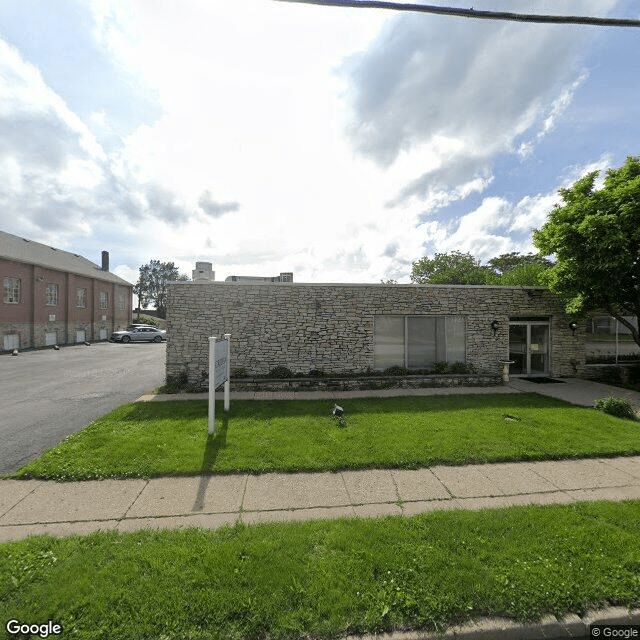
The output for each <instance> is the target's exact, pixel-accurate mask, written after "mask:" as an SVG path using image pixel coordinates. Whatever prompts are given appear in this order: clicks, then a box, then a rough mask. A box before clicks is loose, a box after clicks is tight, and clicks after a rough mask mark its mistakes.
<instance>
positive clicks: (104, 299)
mask: <svg viewBox="0 0 640 640" xmlns="http://www.w3.org/2000/svg"><path fill="white" fill-rule="evenodd" d="M100 308H101V309H108V308H109V294H108V293H106V292H105V291H101V292H100Z"/></svg>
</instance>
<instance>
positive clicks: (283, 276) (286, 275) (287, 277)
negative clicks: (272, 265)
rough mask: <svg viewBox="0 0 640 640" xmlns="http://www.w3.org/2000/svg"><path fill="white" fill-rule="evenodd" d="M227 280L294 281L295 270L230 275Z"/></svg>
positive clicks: (256, 281) (255, 281)
mask: <svg viewBox="0 0 640 640" xmlns="http://www.w3.org/2000/svg"><path fill="white" fill-rule="evenodd" d="M224 281H225V282H247V283H251V282H254V283H260V282H293V271H283V272H281V273H280V275H279V276H228V277H227V278H225V279H224Z"/></svg>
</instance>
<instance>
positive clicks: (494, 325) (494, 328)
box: [491, 320, 500, 337]
mask: <svg viewBox="0 0 640 640" xmlns="http://www.w3.org/2000/svg"><path fill="white" fill-rule="evenodd" d="M499 326H500V323H499V322H498V321H497V320H494V321H493V322H492V323H491V328H492V329H493V336H494V337H495V335H496V333H497V332H498V327H499Z"/></svg>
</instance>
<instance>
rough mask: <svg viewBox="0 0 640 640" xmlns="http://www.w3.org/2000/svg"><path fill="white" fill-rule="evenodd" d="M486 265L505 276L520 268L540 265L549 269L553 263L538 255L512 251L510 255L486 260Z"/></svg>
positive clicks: (501, 255)
mask: <svg viewBox="0 0 640 640" xmlns="http://www.w3.org/2000/svg"><path fill="white" fill-rule="evenodd" d="M487 264H488V265H489V266H490V267H491V268H492V269H493V270H494V271H495V272H496V273H497V274H498V275H505V274H506V273H508V272H509V271H513V270H514V269H519V268H521V267H528V266H529V265H542V266H543V267H550V266H551V265H552V264H553V262H551V260H548V259H547V258H545V257H544V256H541V255H540V254H539V253H526V254H522V253H518V252H517V251H512V252H511V253H502V254H500V255H499V256H498V257H497V258H491V260H487Z"/></svg>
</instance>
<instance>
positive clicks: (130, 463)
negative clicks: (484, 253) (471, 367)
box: [14, 394, 640, 480]
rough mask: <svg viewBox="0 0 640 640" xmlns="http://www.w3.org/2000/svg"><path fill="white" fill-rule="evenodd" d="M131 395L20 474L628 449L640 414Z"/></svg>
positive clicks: (545, 404) (488, 402) (499, 405)
mask: <svg viewBox="0 0 640 640" xmlns="http://www.w3.org/2000/svg"><path fill="white" fill-rule="evenodd" d="M342 405H343V406H344V408H345V411H346V413H345V426H341V425H340V424H339V423H338V422H337V421H336V420H335V418H333V416H331V414H330V409H331V406H332V403H331V402H330V401H318V400H314V401H302V400H295V401H284V400H274V401H263V400H261V401H234V402H232V403H231V411H230V413H229V414H228V415H225V414H224V412H223V411H222V407H221V403H220V402H219V403H218V411H217V416H218V419H219V420H218V434H217V435H216V437H215V438H208V437H207V403H206V401H194V400H191V401H174V402H152V403H138V404H129V405H125V406H122V407H120V408H118V409H116V410H115V411H113V412H111V413H110V414H108V415H106V416H104V417H103V418H101V419H99V420H97V421H96V422H94V423H93V424H92V425H90V426H89V427H87V428H86V429H84V430H83V431H82V432H80V433H78V434H75V435H73V436H71V437H69V438H67V439H66V440H64V441H63V442H62V443H61V444H60V445H59V446H57V447H55V448H53V449H51V450H49V451H47V452H46V453H45V454H44V455H43V456H42V457H41V458H39V459H38V460H36V461H34V462H32V463H30V464H28V465H26V466H25V467H22V468H21V469H20V470H19V471H18V472H17V474H14V477H38V478H56V479H64V480H72V479H88V478H103V477H153V476H161V475H168V474H199V473H202V472H205V473H209V472H212V473H232V472H255V473H260V472H267V471H287V472H294V471H320V470H338V469H361V468H375V467H378V468H417V467H424V466H431V465H434V464H442V463H444V464H466V463H477V462H487V461H507V460H542V459H553V458H571V457H589V456H608V455H630V454H637V453H640V425H639V424H638V423H637V422H632V421H626V420H622V419H619V418H614V417H611V416H608V415H606V414H604V413H601V412H598V411H595V410H593V409H586V408H580V407H576V406H572V405H569V404H567V403H564V402H562V401H559V400H555V399H552V398H547V397H542V396H539V395H536V394H491V395H450V396H429V397H400V398H384V399H380V398H362V399H351V400H344V401H342Z"/></svg>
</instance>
